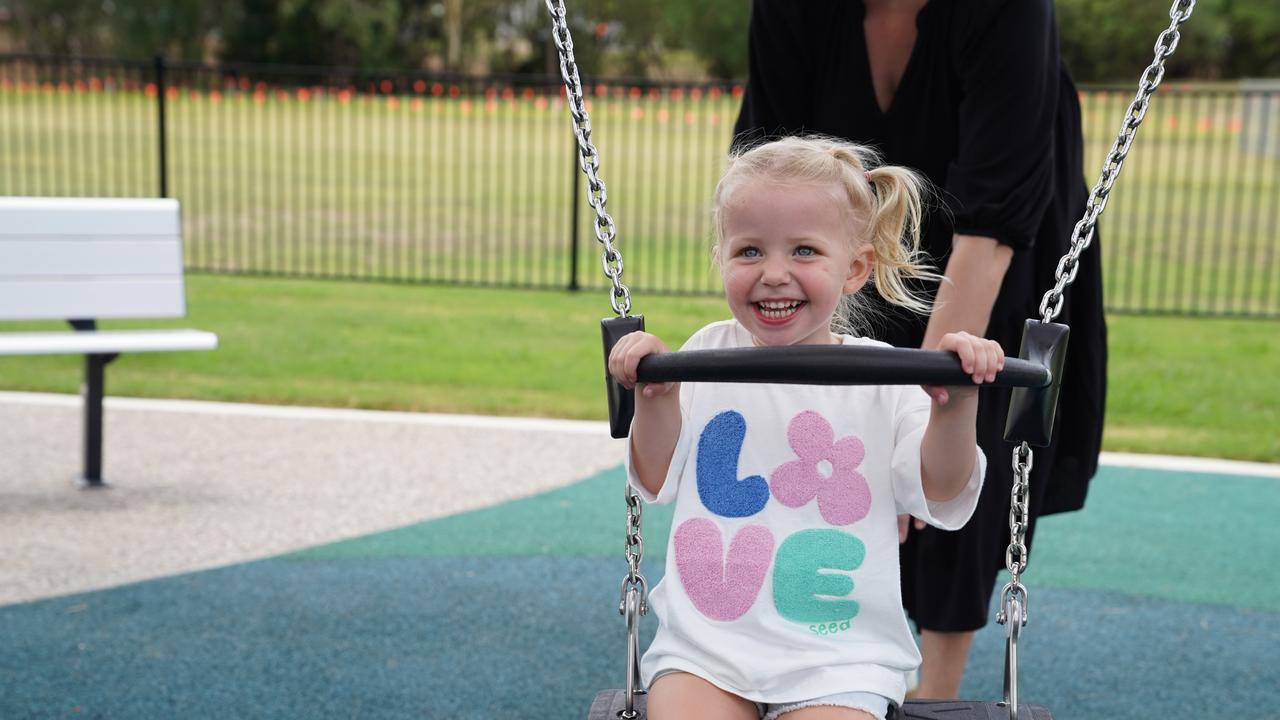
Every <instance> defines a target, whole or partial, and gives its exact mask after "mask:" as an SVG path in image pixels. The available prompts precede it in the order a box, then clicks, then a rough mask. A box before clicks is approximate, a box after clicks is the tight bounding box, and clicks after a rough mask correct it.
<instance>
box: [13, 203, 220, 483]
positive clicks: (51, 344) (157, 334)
mask: <svg viewBox="0 0 1280 720" xmlns="http://www.w3.org/2000/svg"><path fill="white" fill-rule="evenodd" d="M181 219H182V215H181V207H180V206H179V204H178V201H176V200H172V199H165V198H41V197H0V320H3V321H10V320H17V321H28V320H29V321H46V320H65V321H66V322H67V323H68V324H70V325H71V327H72V328H73V329H72V330H65V331H58V330H48V331H39V330H36V331H30V332H9V331H7V330H5V331H3V332H0V358H2V357H6V356H15V355H58V354H68V355H71V354H74V355H82V356H84V383H83V384H82V385H81V393H82V394H83V396H84V473H83V474H82V475H81V478H80V479H81V480H82V481H83V483H84V485H85V487H104V486H105V482H104V481H103V478H102V398H103V395H104V394H105V393H106V366H107V364H108V363H110V362H112V361H113V360H115V359H116V358H117V357H118V356H120V355H123V354H126V353H135V352H174V351H183V350H213V349H215V348H216V347H217V346H218V336H217V335H214V334H213V333H211V332H204V331H201V330H179V329H139V330H132V329H121V330H99V329H98V322H99V321H101V320H116V319H133V320H138V319H143V318H178V317H183V316H185V315H186V314H187V300H186V291H185V283H184V279H183V278H184V274H183V266H182V257H183V253H182V221H181Z"/></svg>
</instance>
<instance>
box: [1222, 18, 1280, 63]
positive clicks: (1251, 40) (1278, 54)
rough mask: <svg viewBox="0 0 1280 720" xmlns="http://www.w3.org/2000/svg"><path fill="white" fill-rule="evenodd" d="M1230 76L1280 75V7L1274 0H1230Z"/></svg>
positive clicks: (1228, 49) (1228, 21) (1227, 60)
mask: <svg viewBox="0 0 1280 720" xmlns="http://www.w3.org/2000/svg"><path fill="white" fill-rule="evenodd" d="M1224 15H1225V16H1226V17H1225V20H1226V24H1227V33H1228V38H1229V39H1228V44H1227V48H1226V54H1225V57H1226V69H1225V72H1224V74H1225V75H1227V76H1228V77H1254V78H1257V77H1276V76H1280V8H1277V7H1276V3H1275V2H1274V1H1272V0H1269V1H1268V2H1257V1H1256V0H1226V6H1225V8H1224Z"/></svg>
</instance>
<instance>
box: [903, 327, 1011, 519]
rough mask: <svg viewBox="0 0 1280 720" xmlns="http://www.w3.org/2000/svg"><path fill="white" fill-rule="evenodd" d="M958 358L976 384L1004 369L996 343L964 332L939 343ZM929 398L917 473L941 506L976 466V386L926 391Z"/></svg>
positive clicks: (939, 346) (957, 491)
mask: <svg viewBox="0 0 1280 720" xmlns="http://www.w3.org/2000/svg"><path fill="white" fill-rule="evenodd" d="M938 349H939V350H949V351H951V352H954V353H956V355H958V356H959V357H960V365H961V367H963V368H964V371H965V372H966V373H969V374H970V375H971V376H973V381H974V382H975V383H979V384H980V383H984V382H991V381H993V380H995V379H996V372H997V371H999V370H1000V369H1002V368H1003V367H1004V351H1003V350H1002V349H1001V348H1000V344H999V343H997V342H995V341H994V340H986V339H984V338H980V337H975V336H973V335H970V334H969V333H967V332H958V333H948V334H946V335H944V336H943V337H942V338H941V340H940V341H939V343H938ZM925 391H926V392H928V393H929V396H930V397H932V398H933V407H932V408H931V409H930V413H929V424H928V425H927V426H926V427H925V431H924V438H923V439H922V440H921V442H920V472H921V475H922V477H921V482H922V484H923V485H924V496H925V498H927V499H928V500H930V501H933V502H945V501H947V500H950V499H952V498H954V497H955V496H957V495H959V494H960V491H961V490H964V487H965V484H966V483H967V482H968V480H969V476H970V475H972V474H973V464H974V463H975V462H977V456H976V450H977V445H978V433H977V422H978V388H977V386H956V387H946V388H940V387H926V388H925Z"/></svg>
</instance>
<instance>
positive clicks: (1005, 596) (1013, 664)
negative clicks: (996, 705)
mask: <svg viewBox="0 0 1280 720" xmlns="http://www.w3.org/2000/svg"><path fill="white" fill-rule="evenodd" d="M1011 589H1012V588H1011V585H1006V586H1005V589H1004V591H1003V592H1002V593H1001V601H1002V604H1003V607H1002V608H1001V609H1000V612H999V613H998V614H997V615H996V622H998V623H1000V624H1001V625H1004V626H1005V648H1004V702H1003V703H1000V704H1002V705H1005V706H1007V707H1008V708H1009V720H1018V637H1019V636H1020V635H1021V634H1022V626H1023V625H1025V624H1026V622H1027V618H1026V615H1025V614H1023V605H1022V600H1020V599H1019V593H1017V592H1009V591H1010V590H1011ZM1021 595H1022V597H1024V598H1025V596H1026V591H1025V590H1023V591H1022V594H1021Z"/></svg>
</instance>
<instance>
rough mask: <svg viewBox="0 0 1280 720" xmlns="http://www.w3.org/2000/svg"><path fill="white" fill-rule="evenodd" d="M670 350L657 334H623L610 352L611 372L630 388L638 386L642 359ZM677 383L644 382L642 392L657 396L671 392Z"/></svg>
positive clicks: (644, 394)
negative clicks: (637, 376) (638, 371)
mask: <svg viewBox="0 0 1280 720" xmlns="http://www.w3.org/2000/svg"><path fill="white" fill-rule="evenodd" d="M665 352H670V351H669V350H668V349H667V346H666V345H665V344H663V342H662V341H661V340H659V339H658V336H657V335H652V334H650V333H647V332H643V331H637V332H633V333H630V334H628V335H623V336H622V338H621V339H619V340H618V342H617V344H615V345H614V346H613V350H612V351H611V352H610V353H609V374H610V375H611V376H613V379H614V380H616V381H618V383H620V384H621V385H622V386H623V387H625V388H627V389H628V390H630V389H631V388H634V387H635V386H636V368H637V367H639V365H640V361H641V360H642V359H644V358H646V357H648V356H649V355H657V354H659V353H665ZM675 386H676V383H656V384H652V383H643V384H641V387H640V394H641V395H642V396H644V397H646V398H655V397H661V396H663V395H666V394H667V393H669V392H671V390H672V388H674V387H675Z"/></svg>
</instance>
